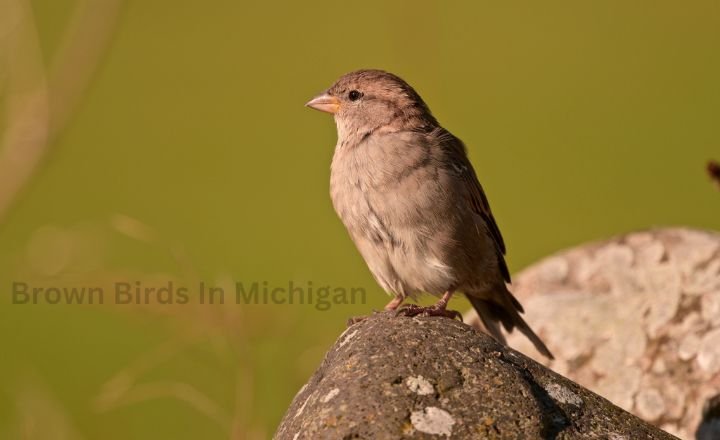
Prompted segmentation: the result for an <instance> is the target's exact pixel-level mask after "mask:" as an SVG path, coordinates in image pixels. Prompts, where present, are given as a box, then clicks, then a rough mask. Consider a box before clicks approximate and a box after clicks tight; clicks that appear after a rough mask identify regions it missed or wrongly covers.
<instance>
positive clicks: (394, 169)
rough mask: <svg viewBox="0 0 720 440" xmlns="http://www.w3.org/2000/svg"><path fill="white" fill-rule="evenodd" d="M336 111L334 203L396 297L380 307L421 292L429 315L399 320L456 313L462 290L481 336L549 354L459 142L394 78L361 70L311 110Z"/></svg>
mask: <svg viewBox="0 0 720 440" xmlns="http://www.w3.org/2000/svg"><path fill="white" fill-rule="evenodd" d="M307 105H308V106H309V107H312V108H315V109H317V110H321V111H325V112H329V113H332V114H334V116H335V122H336V125H337V131H338V142H337V145H336V147H335V154H334V156H333V160H332V172H331V177H330V195H331V198H332V201H333V206H334V207H335V210H336V211H337V213H338V216H339V217H340V219H341V220H342V222H343V224H344V225H345V227H346V228H347V230H348V232H349V234H350V237H351V238H352V240H353V241H354V242H355V245H356V246H357V248H358V250H359V251H360V253H361V254H362V256H363V258H364V259H365V261H366V263H367V265H368V267H369V268H370V271H371V272H372V274H373V276H374V277H375V279H376V280H377V282H378V283H379V284H380V285H381V286H382V287H383V288H384V289H385V290H386V291H387V292H389V293H391V294H393V295H394V296H395V298H394V299H393V300H392V301H391V302H390V303H389V304H388V305H387V306H386V309H389V310H395V309H398V307H399V306H400V305H401V303H402V302H403V300H404V299H405V298H406V297H408V296H410V297H415V296H416V295H417V294H419V293H423V292H427V293H430V294H433V295H436V296H441V299H440V301H439V302H438V303H437V304H436V305H434V306H432V307H429V308H422V307H417V306H409V307H408V308H406V309H401V312H402V313H405V314H409V315H415V314H420V313H422V314H428V315H442V316H453V315H455V314H456V313H457V312H452V311H448V310H446V306H447V302H448V301H449V299H450V297H451V296H452V294H453V292H455V291H460V292H463V293H464V294H465V295H466V296H467V297H468V299H469V300H470V302H471V303H472V305H473V306H474V307H475V309H476V310H477V312H478V314H479V315H480V318H481V320H482V322H483V324H484V326H485V328H486V330H487V331H488V332H489V333H490V334H491V335H492V336H494V337H495V338H496V339H498V340H499V341H501V342H504V341H505V339H504V337H503V334H502V333H501V331H500V324H501V325H502V326H503V327H504V328H505V330H506V331H511V330H513V329H514V328H518V329H519V330H520V331H521V332H522V333H523V334H525V335H526V336H527V337H528V338H529V339H530V340H531V341H532V342H533V344H534V345H535V346H536V347H537V349H538V350H539V351H540V352H541V353H543V354H544V355H545V356H548V357H552V355H551V354H550V351H549V350H548V349H547V347H546V346H545V344H543V342H542V341H541V340H540V339H539V338H538V337H537V335H536V334H535V333H534V332H533V331H532V330H531V329H530V327H529V326H528V325H527V323H526V322H525V321H524V320H523V319H522V317H521V316H520V313H522V312H523V308H522V306H521V305H520V303H519V302H518V301H517V299H515V297H514V296H513V295H512V294H511V293H510V291H509V290H508V289H507V285H506V283H507V282H510V273H509V271H508V268H507V265H506V263H505V258H504V255H505V243H504V242H503V238H502V235H501V234H500V230H499V228H498V226H497V223H496V222H495V219H494V218H493V215H492V212H491V210H490V205H489V203H488V200H487V197H486V196H485V193H484V191H483V189H482V186H481V185H480V182H479V181H478V179H477V176H476V175H475V171H474V169H473V167H472V164H471V163H470V160H469V159H468V157H467V152H466V150H465V146H464V145H463V143H462V141H460V139H458V138H456V137H455V136H453V135H452V134H451V133H450V132H449V131H447V130H445V129H444V128H442V126H440V124H439V123H438V122H437V120H436V119H435V117H433V115H432V113H431V112H430V109H429V108H428V107H427V105H426V104H425V102H424V101H423V100H422V98H421V97H420V95H418V94H417V92H416V91H415V90H414V89H413V88H412V87H410V85H408V84H407V83H406V82H405V81H403V80H402V79H400V78H399V77H397V76H395V75H393V74H390V73H387V72H384V71H381V70H360V71H357V72H352V73H349V74H347V75H344V76H343V77H341V78H340V79H339V80H338V81H337V82H336V83H335V84H334V85H333V86H332V87H330V89H328V90H327V91H326V92H325V93H323V94H321V95H319V96H317V97H316V98H314V99H313V100H312V101H310V102H308V104H307Z"/></svg>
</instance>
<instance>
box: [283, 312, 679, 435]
mask: <svg viewBox="0 0 720 440" xmlns="http://www.w3.org/2000/svg"><path fill="white" fill-rule="evenodd" d="M617 368H618V371H622V369H623V367H622V366H617ZM655 400H656V399H654V398H653V396H649V398H648V403H649V406H648V407H649V408H650V410H651V411H652V410H654V409H655V406H654V405H656V402H655ZM275 438H276V439H277V440H300V439H313V440H314V439H348V440H349V439H368V440H369V439H401V438H412V439H443V438H452V439H518V438H522V439H549V438H553V439H588V438H614V439H639V438H642V439H671V438H673V437H672V436H671V435H669V434H667V433H664V432H662V431H661V430H659V429H658V428H655V427H653V426H652V425H649V424H647V423H646V422H643V421H642V420H640V419H639V418H637V417H635V416H633V415H631V414H629V413H627V412H626V411H624V410H622V409H620V408H618V407H617V406H615V405H613V404H611V403H610V402H609V401H607V400H605V399H604V398H602V397H600V396H598V395H597V394H594V393H592V392H590V391H588V390H587V389H585V388H583V387H581V386H579V385H577V384H576V383H574V382H572V381H570V380H568V379H566V378H564V377H562V376H560V375H558V374H556V373H554V372H552V371H550V370H549V369H547V368H546V367H544V366H542V365H540V364H538V363H537V362H534V361H533V360H531V359H529V358H528V357H526V356H524V355H522V354H520V353H518V352H516V351H514V350H512V349H510V348H507V347H505V346H503V345H501V344H499V343H497V342H496V341H495V340H494V339H492V338H491V337H489V336H487V335H485V334H484V333H481V332H478V331H476V330H474V329H473V328H471V327H469V326H467V325H465V324H462V323H460V322H458V321H453V320H450V319H447V318H437V317H423V318H407V317H395V316H394V315H393V314H390V313H377V314H374V315H372V316H370V317H368V318H367V319H366V320H364V321H362V322H360V323H358V324H355V325H353V326H352V327H350V328H349V329H348V330H347V331H346V332H345V333H344V334H343V335H341V336H340V338H338V341H337V342H336V343H335V345H334V346H333V347H332V348H331V349H330V351H329V352H328V353H327V355H326V356H325V359H324V360H323V362H322V364H321V365H320V367H319V368H318V369H317V371H316V372H315V374H314V375H313V376H312V377H311V378H310V381H309V382H308V383H307V384H306V385H305V386H304V387H303V388H302V389H301V390H300V392H299V393H298V394H297V396H295V399H294V400H293V402H292V404H291V405H290V407H289V408H288V410H287V412H286V414H285V417H284V418H283V420H282V422H281V423H280V426H279V428H278V430H277V432H276V434H275Z"/></svg>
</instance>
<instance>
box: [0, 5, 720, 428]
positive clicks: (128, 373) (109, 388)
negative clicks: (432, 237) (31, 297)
mask: <svg viewBox="0 0 720 440" xmlns="http://www.w3.org/2000/svg"><path fill="white" fill-rule="evenodd" d="M0 5H2V6H0V8H2V9H0V44H2V46H0V50H2V52H0V56H1V57H2V58H1V59H0V62H2V66H1V67H2V69H1V70H0V96H2V104H3V105H2V110H0V117H1V119H2V122H0V130H2V133H1V134H2V144H0V170H5V172H4V175H0V183H2V184H1V185H0V197H2V199H4V200H7V201H8V203H7V206H6V207H3V206H2V205H0V244H1V245H0V282H1V284H0V295H2V301H0V347H2V355H1V356H0V358H1V360H0V438H8V439H11V438H12V439H14V438H23V439H92V438H103V439H108V440H111V439H128V438H132V439H152V438H174V439H195V438H212V439H214V438H218V439H220V438H233V439H245V438H248V439H264V438H269V437H271V436H272V433H273V432H274V429H275V427H276V425H277V423H278V422H279V420H280V418H281V417H282V415H283V412H284V410H285V408H286V407H287V405H288V404H289V403H290V400H291V399H292V397H293V395H294V394H295V392H296V391H297V390H298V389H299V388H300V387H301V386H302V384H303V383H304V382H305V380H306V379H307V378H308V377H309V375H310V374H311V373H312V371H313V370H314V369H315V367H316V366H317V364H318V363H319V361H320V360H321V359H322V355H323V353H324V351H325V350H326V349H327V348H328V347H329V345H330V344H331V343H332V342H333V341H334V340H335V338H336V337H337V336H338V335H339V333H340V332H341V331H342V330H343V329H344V328H345V319H346V318H347V317H349V316H353V315H360V314H365V313H368V312H369V311H370V310H371V309H373V308H380V307H382V305H384V304H385V302H387V300H388V298H387V297H386V296H385V295H384V294H383V293H382V292H381V290H380V289H379V288H378V287H377V286H376V284H375V283H374V281H373V280H372V278H371V276H370V274H369V272H368V271H367V269H366V267H365V265H364V263H363V261H362V259H361V258H360V256H359V255H358V254H357V252H356V251H355V249H354V246H353V245H352V243H351V242H350V240H349V239H348V238H347V236H346V232H345V230H344V229H343V227H342V225H341V224H340V222H339V220H337V218H336V216H335V214H334V212H333V211H332V207H331V204H330V200H329V196H328V179H329V163H330V159H331V156H332V150H333V146H334V142H335V128H334V124H333V123H332V120H331V118H330V117H328V116H327V115H323V114H320V113H317V112H313V111H310V110H308V109H306V108H304V107H303V104H304V103H305V102H306V101H307V100H308V99H309V98H310V97H312V96H313V95H314V94H316V93H317V92H319V91H321V90H323V89H324V88H326V87H328V86H329V85H330V84H331V83H332V82H333V81H334V80H335V79H336V78H337V77H338V76H340V75H341V74H343V73H345V72H347V71H350V70H354V69H358V68H363V67H374V68H383V69H386V70H390V71H392V72H394V73H397V74H399V75H400V76H402V77H403V78H405V79H406V80H407V81H408V82H409V83H411V84H412V85H413V86H414V87H415V88H416V89H417V90H418V91H419V92H420V94H421V95H422V96H423V97H424V98H425V100H426V101H427V102H428V104H429V105H430V107H431V108H432V109H433V112H434V113H435V115H436V116H437V117H438V119H439V120H440V121H441V123H443V124H444V125H445V126H446V127H447V128H449V129H450V130H451V131H453V132H454V133H455V134H456V135H458V136H459V137H461V138H462V139H463V140H465V142H466V144H467V145H468V148H469V150H470V155H471V159H472V160H473V163H474V164H475V166H476V169H477V172H478V175H479V176H480V179H481V181H482V182H483V184H484V186H485V188H486V190H487V191H488V194H489V197H490V200H491V202H492V205H493V209H494V211H495V215H496V217H497V219H498V222H499V224H500V226H501V228H502V230H503V232H504V235H505V237H506V241H507V243H508V248H509V263H510V266H511V268H512V269H513V270H514V271H517V270H519V269H521V268H522V267H524V266H526V265H528V264H531V263H532V262H533V261H536V260H537V259H539V258H541V257H543V256H546V255H548V254H549V253H551V252H553V251H556V250H558V249H561V248H564V247H567V246H572V245H575V244H579V243H581V242H584V241H587V240H593V239H599V238H603V237H609V236H612V235H615V234H618V233H622V232H625V231H630V230H635V229H641V228H648V227H652V226H660V225H689V226H695V227H701V228H714V229H718V228H720V215H718V212H719V210H720V194H719V193H718V192H717V190H716V189H715V188H714V187H713V186H712V185H711V184H710V183H709V181H708V178H707V176H706V175H705V173H704V166H705V163H706V161H707V160H708V159H710V158H713V157H715V158H717V159H720V124H719V122H718V121H719V119H718V118H719V117H720V81H719V80H718V79H719V78H720V3H719V2H718V1H715V0H701V1H694V2H682V3H679V2H676V1H635V2H627V1H606V2H574V1H562V2H551V3H547V2H544V3H539V2H531V1H523V2H512V3H508V2H504V3H502V4H501V3H498V2H471V1H464V2H451V3H445V4H442V5H441V4H440V3H439V2H429V1H413V2H409V1H406V2H392V3H391V2H378V1H368V2H359V3H358V2H355V3H347V4H346V3H338V2H334V1H333V2H331V1H317V2H286V3H274V2H266V3H260V2H256V3H250V2H237V1H220V0H216V1H211V2H199V1H195V2H175V1H168V0H145V1H132V0H130V1H119V0H118V1H115V0H104V1H100V0H94V1H93V0H88V1H72V0H34V1H29V2H26V1H22V0H3V1H2V2H0ZM28 102H29V103H30V104H28ZM28 121H30V122H28ZM45 129H47V130H48V131H49V135H48V138H47V139H46V140H45V139H43V138H42V136H39V137H40V139H36V140H33V139H30V140H28V136H29V137H30V138H32V136H34V135H37V134H38V133H40V134H41V133H42V132H43V130H45ZM14 130H15V131H14ZM18 132H20V133H21V134H22V133H30V134H29V135H20V136H18V135H17V133H18ZM3 161H4V162H3ZM2 199H0V200H2ZM4 208H6V209H4ZM123 280H128V281H133V282H134V281H140V282H142V283H146V284H148V285H151V284H152V283H157V284H159V285H162V284H163V283H167V282H168V280H173V281H174V282H175V283H176V284H185V285H189V286H193V285H195V283H196V282H197V281H198V280H203V281H205V282H207V283H210V284H217V285H221V286H230V285H231V284H232V282H233V281H243V282H246V283H251V282H253V281H260V282H262V281H267V282H268V284H269V285H272V286H286V285H287V284H288V282H290V281H293V282H295V283H298V284H301V285H302V284H304V283H308V282H312V283H313V284H314V285H316V286H320V285H330V286H341V287H346V288H350V287H353V286H362V287H364V288H365V289H366V291H367V303H366V304H348V305H334V306H333V307H332V308H331V309H330V310H329V311H318V310H317V309H316V308H315V307H314V306H312V305H298V304H295V305H287V304H286V305H270V304H269V305H264V304H259V305H251V306H250V305H236V304H233V303H229V304H225V305H217V304H216V305H207V304H205V305H201V304H198V302H197V301H190V303H189V304H185V305H163V304H157V303H156V302H151V303H150V304H133V305H124V306H123V305H113V304H104V305H85V306H78V305H61V304H58V305H48V304H44V305H28V304H25V305H19V304H12V301H11V299H12V298H11V290H12V282H14V281H23V282H27V283H30V284H32V285H43V286H59V285H80V286H82V285H101V286H105V287H107V288H108V289H110V287H111V286H112V284H113V283H114V282H117V281H123ZM196 294H197V293H196V292H192V293H191V296H192V295H196ZM456 306H457V307H458V308H461V309H462V308H465V307H466V305H465V304H462V303H461V302H460V300H458V303H457V304H456Z"/></svg>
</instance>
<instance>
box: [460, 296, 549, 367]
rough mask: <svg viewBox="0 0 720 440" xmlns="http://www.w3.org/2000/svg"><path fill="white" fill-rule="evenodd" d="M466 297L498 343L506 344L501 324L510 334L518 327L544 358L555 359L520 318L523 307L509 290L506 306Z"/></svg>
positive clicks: (475, 297) (504, 297)
mask: <svg viewBox="0 0 720 440" xmlns="http://www.w3.org/2000/svg"><path fill="white" fill-rule="evenodd" d="M466 296H467V298H468V299H469V300H470V303H471V304H472V305H473V307H474V308H475V311H476V312H477V314H478V316H479V317H480V320H481V321H482V323H483V325H484V326H485V329H486V330H487V332H488V333H489V334H490V336H492V337H493V338H495V339H496V340H497V341H498V342H501V343H503V344H506V342H505V336H504V335H503V334H502V332H501V331H500V324H502V326H503V327H504V328H505V330H506V331H508V332H511V331H512V330H513V329H514V328H516V327H517V329H518V330H520V332H521V333H522V334H524V335H525V336H526V337H527V338H528V339H529V340H530V342H532V343H533V345H534V346H535V348H536V349H537V350H538V351H539V352H540V353H542V355H543V356H545V357H547V358H548V359H554V357H553V355H552V353H550V350H548V348H547V346H546V345H545V343H544V342H543V341H542V340H540V338H539V337H538V335H536V334H535V332H534V331H532V329H531V328H530V326H529V325H528V324H527V322H525V320H524V319H523V318H522V316H520V313H522V312H523V308H522V305H520V302H518V300H517V299H515V297H514V296H513V294H512V293H510V291H509V290H507V288H506V289H505V292H504V293H503V302H504V303H505V304H502V305H501V304H498V303H497V302H495V301H492V300H489V299H482V298H479V297H478V296H473V295H470V294H467V295H466Z"/></svg>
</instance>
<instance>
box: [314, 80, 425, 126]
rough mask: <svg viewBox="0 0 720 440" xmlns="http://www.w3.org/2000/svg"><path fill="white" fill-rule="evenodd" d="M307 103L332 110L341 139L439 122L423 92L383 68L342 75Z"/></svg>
mask: <svg viewBox="0 0 720 440" xmlns="http://www.w3.org/2000/svg"><path fill="white" fill-rule="evenodd" d="M305 105H306V106H308V107H310V108H313V109H315V110H320V111H323V112H327V113H332V114H333V115H334V116H335V122H336V123H337V127H338V135H339V136H340V137H341V138H342V137H346V136H347V137H360V138H363V137H365V136H367V134H372V133H373V132H375V131H377V130H378V129H381V128H388V129H391V130H392V129H398V130H406V129H417V130H420V129H430V128H433V127H434V126H436V125H437V121H436V120H435V118H434V117H433V116H432V114H431V113H430V110H429V109H428V107H427V105H426V104H425V102H424V101H423V100H422V98H421V97H420V95H418V93H417V92H416V91H415V90H414V89H413V88H412V87H410V85H409V84H408V83H406V82H405V81H403V80H402V79H401V78H400V77H398V76H396V75H393V74H392V73H388V72H385V71H382V70H358V71H356V72H351V73H348V74H346V75H343V76H342V77H340V79H338V80H337V81H336V82H335V84H333V85H332V86H331V87H330V88H329V89H328V90H327V91H325V92H324V93H321V94H320V95H318V96H316V97H315V98H313V99H312V100H310V101H309V102H308V103H307V104H305Z"/></svg>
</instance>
